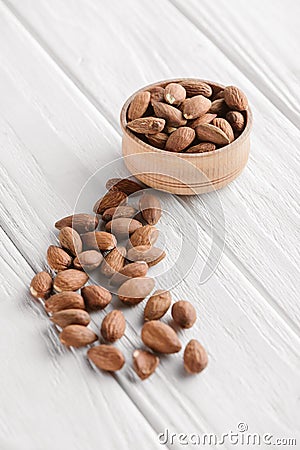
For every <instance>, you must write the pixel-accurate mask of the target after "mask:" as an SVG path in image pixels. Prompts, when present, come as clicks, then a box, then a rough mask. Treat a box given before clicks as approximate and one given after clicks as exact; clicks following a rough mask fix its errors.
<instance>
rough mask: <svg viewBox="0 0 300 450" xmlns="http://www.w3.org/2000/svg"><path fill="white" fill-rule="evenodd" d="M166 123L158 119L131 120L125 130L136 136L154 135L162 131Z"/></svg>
mask: <svg viewBox="0 0 300 450" xmlns="http://www.w3.org/2000/svg"><path fill="white" fill-rule="evenodd" d="M165 124H166V121H165V120H164V119H163V118H158V117H142V118H141V119H135V120H132V121H131V122H129V123H128V124H127V128H129V129H130V130H132V131H134V132H135V133H138V134H156V133H159V132H160V131H162V130H163V129H164V127H165Z"/></svg>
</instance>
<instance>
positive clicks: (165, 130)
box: [127, 80, 248, 153]
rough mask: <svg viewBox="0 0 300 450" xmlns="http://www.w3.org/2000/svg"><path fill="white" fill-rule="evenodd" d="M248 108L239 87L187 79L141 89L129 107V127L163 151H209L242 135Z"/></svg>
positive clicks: (245, 98)
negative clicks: (223, 86) (222, 86)
mask: <svg viewBox="0 0 300 450" xmlns="http://www.w3.org/2000/svg"><path fill="white" fill-rule="evenodd" d="M247 109H248V100H247V97H246V96H245V94H244V93H243V92H242V91H241V90H240V89H239V88H237V87H235V86H227V87H225V88H224V89H221V88H216V87H215V86H213V85H210V84H208V83H205V82H203V81H197V80H183V81H179V82H177V83H169V84H166V85H165V86H164V87H163V85H160V86H155V87H153V88H151V89H149V90H147V91H140V92H138V93H137V94H136V95H135V97H134V98H133V100H132V101H131V103H130V105H129V108H128V111H127V128H128V129H129V130H131V131H133V132H134V133H135V134H136V135H137V136H138V137H139V138H140V139H142V140H144V141H145V142H147V143H148V144H150V145H152V146H153V147H156V148H159V149H162V150H167V151H169V152H176V153H178V152H185V153H203V152H210V151H213V150H216V149H217V148H221V147H224V146H225V145H228V144H230V143H231V142H233V141H234V140H235V139H236V138H238V136H239V135H240V134H241V133H242V131H243V129H244V127H245V123H246V115H245V111H246V110H247Z"/></svg>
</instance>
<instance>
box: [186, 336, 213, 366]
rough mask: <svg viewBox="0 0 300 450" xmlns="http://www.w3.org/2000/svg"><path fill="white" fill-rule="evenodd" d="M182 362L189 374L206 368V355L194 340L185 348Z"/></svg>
mask: <svg viewBox="0 0 300 450" xmlns="http://www.w3.org/2000/svg"><path fill="white" fill-rule="evenodd" d="M183 361H184V368H185V370H186V371H187V372H188V373H191V374H194V373H199V372H202V370H203V369H205V367H206V366H207V363H208V357H207V353H206V351H205V349H204V348H203V347H202V345H201V344H200V343H199V342H198V341H197V340H196V339H192V340H191V341H190V342H189V343H188V344H187V346H186V347H185V350H184V355H183Z"/></svg>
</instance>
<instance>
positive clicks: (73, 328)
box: [59, 325, 98, 347]
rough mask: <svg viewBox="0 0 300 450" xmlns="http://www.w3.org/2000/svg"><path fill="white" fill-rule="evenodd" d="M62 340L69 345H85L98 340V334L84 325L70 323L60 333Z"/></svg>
mask: <svg viewBox="0 0 300 450" xmlns="http://www.w3.org/2000/svg"><path fill="white" fill-rule="evenodd" d="M59 339H60V342H61V343H62V344H63V345H65V346H67V347H85V346H86V345H89V344H92V343H93V342H95V341H97V340H98V336H97V335H96V334H95V333H94V332H93V331H92V330H90V329H89V328H87V327H85V326H83V325H68V326H67V327H65V328H64V329H63V330H62V332H61V333H60V335H59Z"/></svg>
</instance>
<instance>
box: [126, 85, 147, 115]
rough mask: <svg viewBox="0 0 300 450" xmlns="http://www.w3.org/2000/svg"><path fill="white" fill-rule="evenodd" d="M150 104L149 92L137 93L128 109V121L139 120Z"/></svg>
mask: <svg viewBox="0 0 300 450" xmlns="http://www.w3.org/2000/svg"><path fill="white" fill-rule="evenodd" d="M149 103H150V92H148V91H143V92H138V93H137V94H136V95H135V97H134V99H133V100H132V102H131V103H130V105H129V108H128V120H134V119H139V118H140V117H142V116H143V115H144V114H145V112H146V111H147V108H148V106H149Z"/></svg>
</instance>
